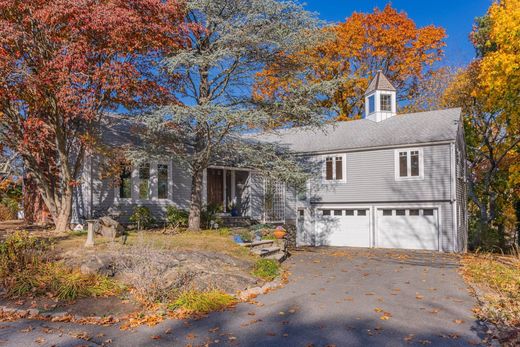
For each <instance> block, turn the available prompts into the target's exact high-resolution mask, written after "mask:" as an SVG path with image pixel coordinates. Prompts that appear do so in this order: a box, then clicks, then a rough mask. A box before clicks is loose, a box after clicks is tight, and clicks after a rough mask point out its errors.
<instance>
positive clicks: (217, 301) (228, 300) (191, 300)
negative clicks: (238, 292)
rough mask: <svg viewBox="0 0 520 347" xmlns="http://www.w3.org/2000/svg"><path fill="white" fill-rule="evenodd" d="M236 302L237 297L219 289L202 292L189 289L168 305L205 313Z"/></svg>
mask: <svg viewBox="0 0 520 347" xmlns="http://www.w3.org/2000/svg"><path fill="white" fill-rule="evenodd" d="M235 303H236V299H235V298H234V297H233V296H231V295H229V294H226V293H224V292H222V291H219V290H211V291H207V292H200V291H197V290H189V291H185V292H182V293H181V294H180V295H179V296H178V297H177V299H176V300H175V301H173V302H172V303H171V304H170V305H168V307H169V308H170V309H172V310H173V309H183V310H185V311H187V312H188V313H192V314H205V313H210V312H213V311H218V310H222V309H224V308H226V307H229V306H231V305H233V304H235Z"/></svg>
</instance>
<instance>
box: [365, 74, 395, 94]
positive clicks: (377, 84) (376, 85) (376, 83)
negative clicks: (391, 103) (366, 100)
mask: <svg viewBox="0 0 520 347" xmlns="http://www.w3.org/2000/svg"><path fill="white" fill-rule="evenodd" d="M374 90H389V91H392V92H395V91H396V89H395V87H394V86H393V85H392V83H390V81H389V80H388V78H386V76H385V74H384V73H383V72H382V71H381V70H379V71H377V73H376V76H375V77H374V78H373V79H372V81H371V82H370V84H369V85H368V88H367V91H366V92H365V94H368V93H370V92H372V91H374Z"/></svg>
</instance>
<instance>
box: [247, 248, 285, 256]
mask: <svg viewBox="0 0 520 347" xmlns="http://www.w3.org/2000/svg"><path fill="white" fill-rule="evenodd" d="M279 251H280V247H276V246H274V247H264V248H258V249H253V250H252V252H253V253H255V254H258V255H259V256H261V257H262V258H264V257H267V256H269V255H272V254H275V253H278V252H279Z"/></svg>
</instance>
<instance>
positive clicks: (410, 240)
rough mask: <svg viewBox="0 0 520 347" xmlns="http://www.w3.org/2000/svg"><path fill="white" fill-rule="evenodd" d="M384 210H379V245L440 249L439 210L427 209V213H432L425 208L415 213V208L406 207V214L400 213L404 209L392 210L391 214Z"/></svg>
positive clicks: (385, 246)
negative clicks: (425, 210) (386, 213)
mask: <svg viewBox="0 0 520 347" xmlns="http://www.w3.org/2000/svg"><path fill="white" fill-rule="evenodd" d="M383 211H384V210H379V211H378V231H377V240H376V246H377V247H381V248H403V249H424V250H438V249H439V237H438V235H439V232H438V230H439V228H438V219H437V210H434V209H427V212H426V213H431V214H432V215H427V214H426V213H425V212H424V210H421V213H419V214H415V213H416V212H414V211H415V210H412V212H410V209H406V210H405V211H406V213H405V214H404V215H398V213H402V210H392V214H391V215H385V212H383ZM385 211H386V212H388V211H389V210H385ZM398 211H399V212H398Z"/></svg>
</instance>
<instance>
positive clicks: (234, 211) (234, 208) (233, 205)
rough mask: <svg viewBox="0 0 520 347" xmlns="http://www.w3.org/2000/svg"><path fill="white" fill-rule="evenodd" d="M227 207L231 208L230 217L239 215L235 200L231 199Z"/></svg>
mask: <svg viewBox="0 0 520 347" xmlns="http://www.w3.org/2000/svg"><path fill="white" fill-rule="evenodd" d="M229 208H230V209H231V217H240V212H239V211H238V207H237V204H236V202H235V201H233V202H232V203H231V204H230V205H229Z"/></svg>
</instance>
